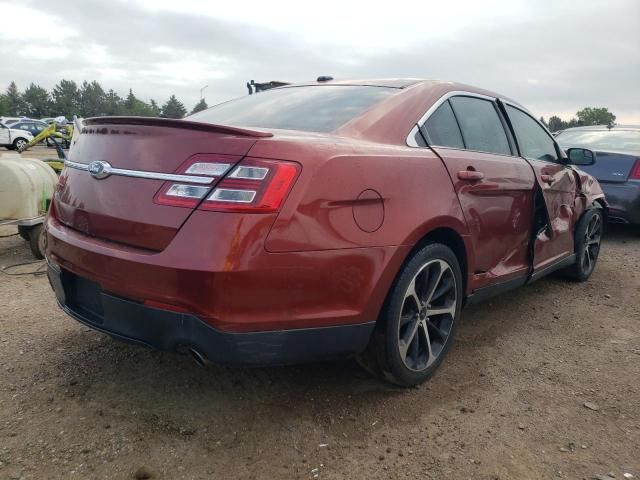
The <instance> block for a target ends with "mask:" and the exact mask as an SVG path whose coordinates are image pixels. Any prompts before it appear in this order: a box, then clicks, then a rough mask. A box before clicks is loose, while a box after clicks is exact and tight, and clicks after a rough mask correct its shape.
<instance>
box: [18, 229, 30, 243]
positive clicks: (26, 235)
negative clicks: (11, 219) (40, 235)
mask: <svg viewBox="0 0 640 480" xmlns="http://www.w3.org/2000/svg"><path fill="white" fill-rule="evenodd" d="M30 230H31V227H25V226H24V225H18V235H20V237H21V238H22V239H23V240H26V241H27V242H28V241H29V231H30Z"/></svg>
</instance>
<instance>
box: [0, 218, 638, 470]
mask: <svg viewBox="0 0 640 480" xmlns="http://www.w3.org/2000/svg"><path fill="white" fill-rule="evenodd" d="M14 231H15V230H13V229H12V228H8V227H2V228H0V235H7V234H10V233H13V232H14ZM29 260H32V258H31V257H30V253H29V251H28V247H27V245H26V243H25V242H23V241H22V240H21V239H20V238H19V237H16V236H13V237H9V238H2V239H0V266H3V267H4V266H7V265H12V264H15V263H18V262H23V261H29ZM37 268H39V265H38V264H33V265H28V266H25V267H21V268H18V269H17V270H16V269H13V270H11V272H13V273H15V272H17V271H23V272H24V271H29V270H35V269H37ZM624 473H631V474H633V475H634V476H635V478H636V479H640V235H638V233H637V232H634V231H631V230H628V229H620V228H617V229H614V230H613V231H612V232H610V234H609V237H608V240H607V241H606V243H605V244H604V246H603V250H602V253H601V257H600V261H599V264H598V267H597V270H596V272H595V274H594V275H593V277H592V279H591V281H589V282H588V283H584V284H574V283H567V282H565V281H563V280H561V279H558V278H550V279H544V280H541V281H539V282H538V283H535V284H533V285H531V286H529V287H526V288H523V289H520V290H518V291H516V292H513V293H510V294H506V295H504V296H502V297H499V298H497V299H495V300H493V301H491V302H489V303H486V304H483V305H478V306H475V307H473V308H469V309H467V310H465V311H464V312H463V318H462V323H461V326H460V329H459V331H458V336H457V339H456V342H455V344H454V347H453V349H452V350H451V352H450V354H449V357H448V359H447V360H446V361H445V363H444V365H443V367H442V368H441V369H440V370H439V372H438V373H437V374H436V375H435V376H434V377H433V379H432V380H431V381H430V382H428V383H427V384H425V385H423V386H421V387H420V388H415V389H409V390H405V389H400V388H395V387H392V386H390V385H387V384H385V383H382V382H380V381H378V380H376V379H374V378H371V377H369V376H368V375H367V374H366V373H364V372H363V371H362V370H361V369H360V368H359V367H358V366H357V365H356V364H355V363H354V362H352V361H344V362H339V363H333V364H323V365H309V366H300V367H288V368H269V369H249V370H246V369H244V370H242V369H227V368H217V367H211V368H208V369H203V368H200V367H198V366H197V365H196V364H195V363H194V362H193V361H192V360H190V359H189V358H187V357H183V356H178V355H173V354H169V353H158V352H152V351H147V350H145V349H142V348H138V347H134V346H129V345H125V344H121V343H117V342H115V341H113V340H111V339H110V338H109V337H107V336H105V335H102V334H99V333H96V332H93V331H91V330H89V329H87V328H85V327H84V326H82V325H80V324H78V323H76V322H75V321H74V320H72V319H70V318H68V317H67V316H65V315H64V314H63V313H61V312H60V311H59V310H58V308H57V307H56V305H55V302H54V298H53V294H52V292H51V291H50V288H49V285H48V283H47V280H46V278H45V276H42V275H40V276H34V275H24V276H11V277H10V276H7V275H5V274H2V273H0V479H5V478H6V479H18V478H24V479H44V478H70V479H73V478H83V479H84V478H115V479H128V478H136V476H137V478H158V479H205V478H206V479H211V478H220V479H235V478H256V479H288V478H301V479H305V478H310V479H313V478H319V479H338V478H349V479H360V478H367V479H375V478H394V479H395V478H416V479H471V478H473V479H546V478H567V479H591V478H616V479H622V478H625V477H623V475H624ZM607 475H610V476H607ZM614 475H615V477H614ZM598 476H600V477H598Z"/></svg>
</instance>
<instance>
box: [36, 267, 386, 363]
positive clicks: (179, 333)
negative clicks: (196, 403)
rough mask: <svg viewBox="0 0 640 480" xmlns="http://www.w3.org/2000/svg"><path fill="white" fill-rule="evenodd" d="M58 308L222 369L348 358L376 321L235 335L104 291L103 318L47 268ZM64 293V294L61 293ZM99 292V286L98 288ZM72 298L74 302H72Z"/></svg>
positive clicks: (110, 331)
mask: <svg viewBox="0 0 640 480" xmlns="http://www.w3.org/2000/svg"><path fill="white" fill-rule="evenodd" d="M48 274H49V278H50V280H51V283H52V286H53V287H54V291H55V292H56V298H57V300H58V305H59V306H60V308H62V310H64V311H65V312H66V313H67V314H68V315H70V316H71V317H73V318H74V319H76V320H77V321H79V322H80V323H82V324H84V325H86V326H88V327H90V328H92V329H94V330H97V331H99V332H103V333H107V334H109V335H111V336H112V337H114V338H116V339H119V340H123V341H125V342H128V343H134V344H138V345H142V346H145V347H149V348H153V349H156V350H163V351H171V352H179V351H182V350H184V349H185V348H193V349H195V350H197V351H198V352H199V354H200V355H202V356H203V357H205V358H206V359H207V360H208V361H210V362H213V363H216V364H220V365H233V366H264V365H291V364H297V363H304V362H311V361H322V360H331V359H336V358H344V357H348V356H350V355H353V354H357V353H360V352H362V351H363V350H364V349H365V348H366V346H367V344H368V343H369V338H370V337H371V334H372V332H373V329H374V326H375V322H367V323H362V324H356V325H338V326H328V327H319V328H300V329H290V330H277V331H261V332H248V333H233V332H224V331H221V330H217V329H215V328H213V327H212V326H210V325H208V324H207V323H205V322H204V321H202V320H201V319H200V318H198V317H196V316H195V315H191V314H187V313H179V312H173V311H169V310H163V309H158V308H152V307H149V306H146V305H144V304H141V303H138V302H134V301H131V300H127V299H124V298H120V297H116V296H114V295H110V294H108V293H104V292H102V291H100V293H99V294H98V295H99V298H100V300H101V304H102V312H100V315H95V314H92V313H91V311H90V309H82V308H79V306H76V305H75V304H74V303H73V300H72V298H73V295H70V293H71V292H67V291H66V290H67V289H68V288H69V287H68V285H69V281H68V279H65V276H66V275H69V276H71V278H73V276H72V274H69V272H66V271H64V270H62V271H61V272H58V271H57V269H56V268H54V267H52V266H50V267H49V272H48ZM60 287H62V290H63V291H61V288H60ZM97 288H99V287H97ZM70 298H71V299H70Z"/></svg>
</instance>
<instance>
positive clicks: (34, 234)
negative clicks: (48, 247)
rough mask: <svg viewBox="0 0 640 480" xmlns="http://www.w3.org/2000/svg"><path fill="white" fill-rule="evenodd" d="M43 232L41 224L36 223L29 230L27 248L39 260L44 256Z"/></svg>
mask: <svg viewBox="0 0 640 480" xmlns="http://www.w3.org/2000/svg"><path fill="white" fill-rule="evenodd" d="M44 236H45V232H44V227H43V225H36V226H34V227H32V228H31V231H30V232H29V248H30V249H31V253H32V254H33V256H34V257H36V258H37V259H39V260H42V259H43V258H44V242H45V238H44Z"/></svg>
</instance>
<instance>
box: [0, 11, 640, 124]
mask: <svg viewBox="0 0 640 480" xmlns="http://www.w3.org/2000/svg"><path fill="white" fill-rule="evenodd" d="M571 3H573V2H571ZM571 3H563V2H551V1H548V0H547V1H543V2H536V4H535V5H536V9H537V12H538V13H537V14H535V15H529V16H526V17H524V16H523V17H522V18H517V19H509V20H508V21H507V20H504V21H502V22H500V21H499V20H498V19H495V20H493V21H491V22H490V23H486V22H485V23H482V22H479V23H478V24H471V25H466V26H465V28H462V29H460V28H457V29H456V30H455V33H451V34H448V35H439V36H437V37H435V39H434V37H428V38H429V40H428V41H427V40H422V39H421V38H416V39H414V41H413V42H411V43H410V44H407V45H405V46H402V47H394V48H391V47H390V48H387V49H385V50H384V51H380V52H373V53H372V52H371V51H370V50H368V51H366V52H365V51H362V50H361V49H358V48H352V47H349V46H348V45H340V32H332V31H331V26H330V25H329V26H327V36H328V41H327V42H326V44H322V45H317V44H313V45H311V44H308V43H305V42H304V41H303V40H300V39H299V38H298V37H297V36H295V35H294V34H292V33H287V32H282V31H275V30H273V29H269V28H265V27H257V26H253V25H251V26H250V25H246V24H242V23H238V22H231V21H223V20H220V19H215V18H211V17H208V16H203V15H198V13H197V12H188V13H186V12H185V13H169V12H156V13H150V12H148V11H146V10H142V9H140V8H139V7H136V6H134V5H132V4H130V3H127V2H120V1H111V2H103V1H98V0H85V1H83V2H82V3H80V4H79V3H78V2H75V1H73V0H57V1H56V10H57V11H59V12H64V19H63V22H64V23H65V24H66V25H69V27H70V28H71V29H73V30H75V31H77V32H78V33H79V35H78V36H76V37H69V38H66V39H63V40H60V41H59V42H57V43H56V42H53V45H52V46H53V47H55V48H57V49H58V51H57V53H58V54H60V51H59V48H61V47H63V48H64V47H66V48H69V49H70V50H72V51H73V53H72V54H71V55H69V56H67V57H65V58H51V59H33V58H31V59H30V58H24V57H25V56H21V54H20V50H21V49H23V48H24V47H25V42H24V41H21V40H6V39H5V40H2V44H1V45H0V65H2V68H1V69H0V85H6V84H8V82H9V81H11V80H15V81H17V82H18V83H19V85H20V86H21V87H22V88H24V87H25V86H26V85H27V84H28V82H31V81H34V82H36V83H40V84H42V85H43V86H46V87H49V88H50V87H51V86H53V84H55V83H56V82H57V81H58V80H59V79H60V78H62V77H65V78H69V79H74V80H76V81H81V80H83V79H88V80H91V79H94V78H96V79H98V80H99V81H100V82H101V83H102V84H103V86H105V87H107V88H114V89H116V90H118V91H119V92H120V93H121V94H124V93H126V90H127V89H128V88H129V87H131V88H133V89H134V91H135V92H136V93H137V94H138V96H140V97H143V98H155V99H156V100H158V101H161V102H162V101H164V100H165V99H166V98H167V97H168V96H169V95H170V94H171V93H176V94H177V95H178V97H179V98H182V99H183V100H184V101H185V103H186V104H187V106H188V107H190V106H191V105H193V104H194V103H195V102H196V101H197V99H198V90H199V88H200V87H201V86H202V85H204V84H208V85H209V89H208V90H207V94H206V95H207V100H208V101H209V103H210V104H211V103H213V102H214V101H223V100H226V99H228V98H230V97H234V96H238V95H243V94H245V89H244V83H245V82H246V81H247V80H248V79H250V78H255V79H256V80H257V81H265V80H285V81H302V80H307V79H313V78H315V77H316V76H317V75H318V74H332V75H334V76H335V77H336V78H346V77H358V78H362V77H390V76H400V77H402V76H410V77H425V78H443V79H451V80H456V81H462V82H465V83H470V84H473V85H477V86H481V87H484V88H487V89H490V90H495V91H498V92H500V93H503V94H505V95H507V96H510V97H513V98H515V99H516V100H518V101H520V102H521V103H523V104H524V105H526V106H528V107H529V108H530V109H531V110H532V111H534V112H535V113H538V114H544V115H549V114H551V113H561V114H573V113H574V112H575V111H576V110H578V109H579V108H582V107H584V106H607V107H609V108H610V109H611V110H612V111H613V112H614V113H616V114H617V115H618V117H619V119H621V120H623V121H634V122H636V123H640V95H639V94H638V84H639V80H640V29H639V28H638V20H639V19H640V2H638V1H637V0H628V1H625V0H619V1H611V2H590V1H585V2H580V3H573V5H575V6H572V5H571ZM558 4H562V6H563V7H562V8H560V7H559V6H558ZM27 5H29V4H27ZM31 5H34V6H35V5H36V3H32V4H31ZM408 13H410V12H408ZM424 16H425V30H426V29H428V28H429V16H428V11H425V12H424ZM357 21H366V12H364V13H363V17H362V18H360V19H358V20H357ZM452 31H453V30H452ZM384 34H385V32H381V35H384ZM1 35H2V34H1V32H0V37H1ZM425 38H427V36H426V35H425ZM27 46H31V45H30V44H29V45H27ZM16 52H18V54H17V55H16ZM53 52H54V53H56V50H55V49H54V51H53ZM27 53H28V52H27ZM26 56H28V55H26ZM189 72H193V75H190V73H189Z"/></svg>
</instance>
